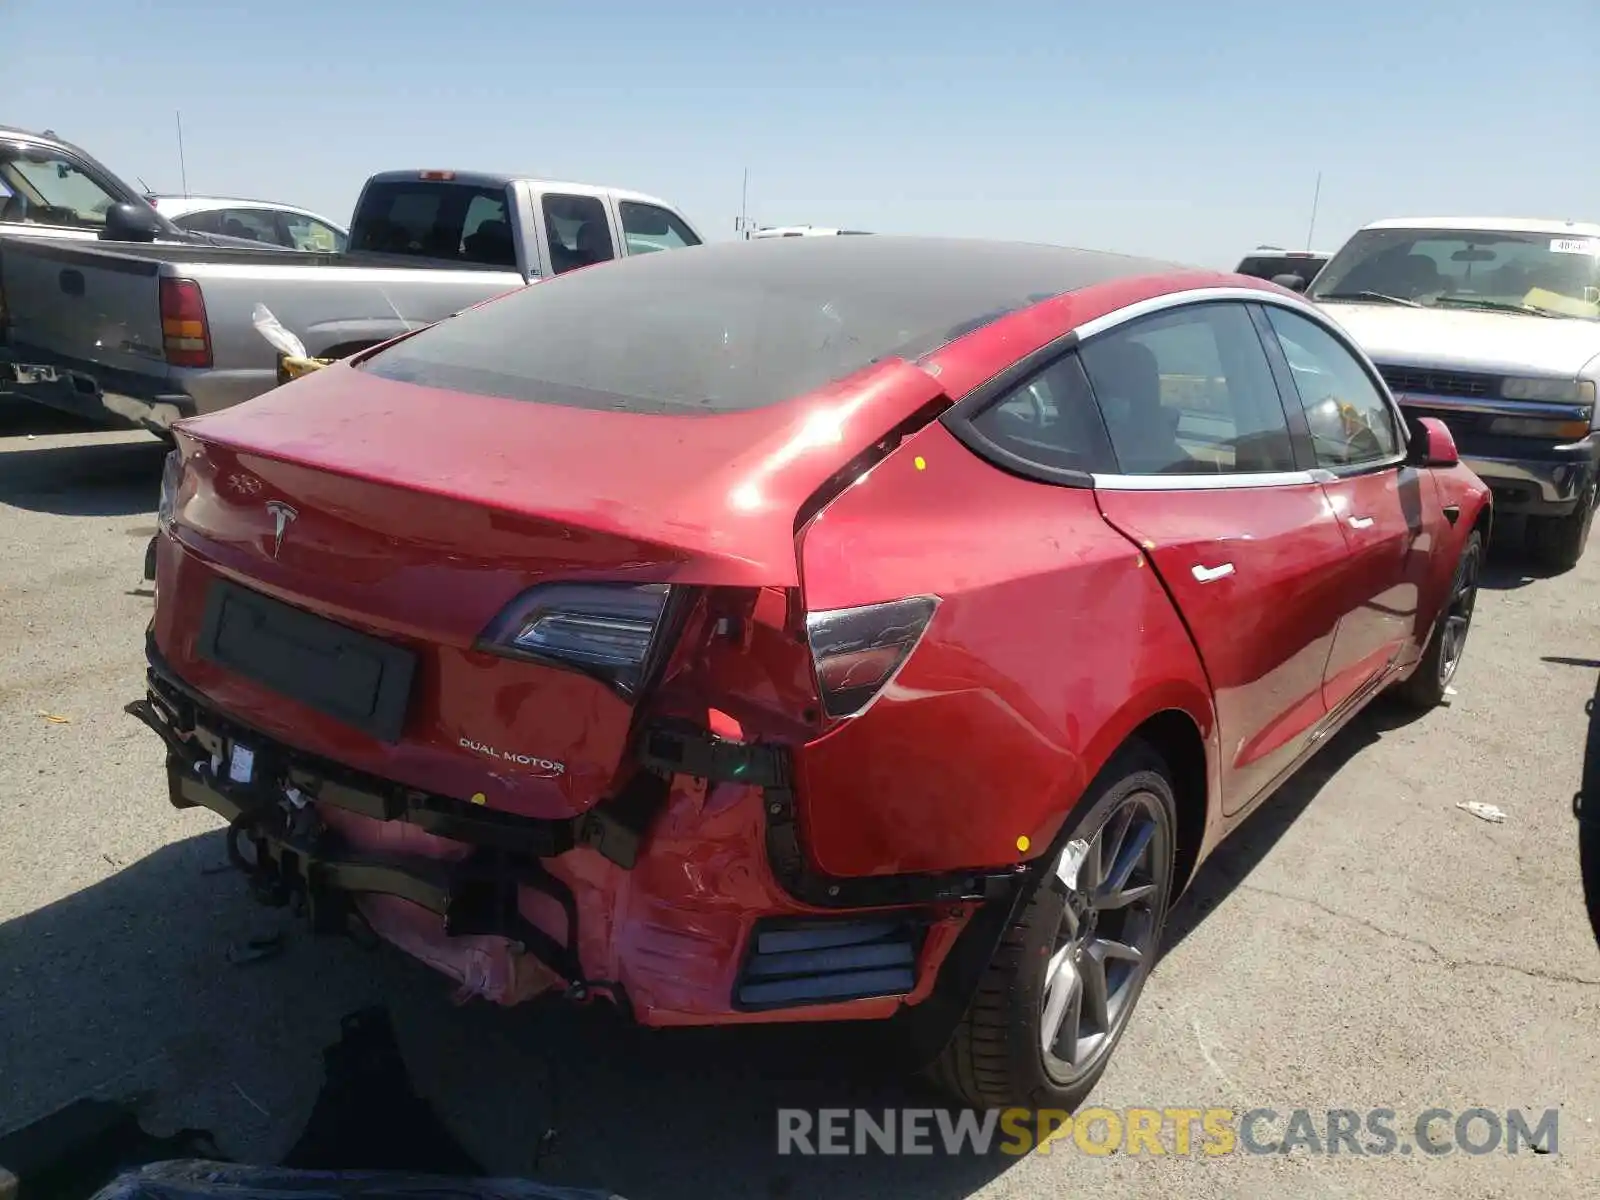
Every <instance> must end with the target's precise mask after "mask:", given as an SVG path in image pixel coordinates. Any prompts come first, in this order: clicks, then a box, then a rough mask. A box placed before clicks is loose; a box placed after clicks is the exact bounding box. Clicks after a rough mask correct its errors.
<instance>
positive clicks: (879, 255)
mask: <svg viewBox="0 0 1600 1200" xmlns="http://www.w3.org/2000/svg"><path fill="white" fill-rule="evenodd" d="M177 440H178V445H179V448H178V450H177V451H175V452H174V454H173V455H172V457H171V458H170V459H169V462H168V469H167V472H166V477H165V480H164V484H163V500H162V507H161V521H160V524H161V530H162V532H161V535H160V542H159V547H158V563H157V572H156V592H157V599H156V605H155V615H154V619H153V622H152V625H151V629H150V635H149V645H148V653H149V663H150V669H149V677H148V694H147V696H146V697H145V698H144V699H142V700H140V701H137V702H136V703H134V704H133V705H130V706H129V707H130V711H133V712H135V713H136V715H139V716H140V717H141V718H142V719H144V720H145V721H146V723H148V724H150V725H151V726H152V727H153V728H154V729H155V730H156V731H157V732H159V733H160V734H161V736H162V737H163V738H164V740H165V742H166V744H167V747H168V750H169V758H168V767H167V772H168V779H169V785H170V792H171V797H172V800H173V803H175V804H177V805H180V806H191V805H204V806H206V807H208V808H210V809H213V810H215V811H216V812H217V813H219V814H221V815H222V816H223V817H224V818H226V819H227V821H228V846H229V850H230V855H231V857H232V858H233V860H234V861H235V863H236V864H237V865H238V866H239V867H240V868H241V869H243V870H244V871H246V872H247V873H248V874H249V876H250V879H251V881H252V883H253V885H254V887H255V889H256V891H257V893H258V894H259V895H260V896H261V897H262V898H264V899H266V900H268V901H269V902H274V903H292V904H294V905H296V906H299V907H303V908H304V909H305V911H307V912H308V913H309V915H310V918H311V920H312V922H313V924H314V926H315V927H316V928H318V929H322V930H344V929H347V928H348V927H349V926H350V924H351V923H352V922H357V923H360V924H364V925H365V926H367V927H369V928H370V929H371V930H375V931H376V932H377V933H379V934H380V935H381V936H382V937H384V938H386V939H388V940H390V941H391V942H393V943H395V944H397V945H399V946H400V947H402V948H404V949H405V950H407V951H408V952H410V953H412V954H414V955H416V956H417V957H419V958H421V959H423V960H424V961H426V962H428V963H431V964H433V965H434V966H436V967H437V968H439V969H440V970H441V971H443V972H445V973H446V974H448V975H450V976H452V977H454V979H456V980H457V981H458V983H459V985H460V988H461V990H462V992H463V993H465V994H467V995H478V996H483V997H487V998H489V999H491V1000H494V1001H498V1002H501V1003H508V1004H509V1003H515V1002H517V1001H519V1000H524V999H527V998H529V997H531V996H534V995H537V994H540V993H543V992H547V991H551V990H555V991H558V992H564V993H565V994H566V995H568V996H569V997H572V998H575V999H587V998H604V999H606V1000H608V1001H610V1002H613V1003H615V1004H616V1005H618V1006H619V1007H620V1008H622V1009H623V1010H624V1011H625V1012H626V1013H627V1014H630V1015H631V1016H632V1018H633V1019H635V1020H637V1021H639V1022H642V1023H644V1024H646V1025H652V1026H668V1025H691V1024H716V1023H737V1022H772V1021H838V1020H847V1019H849V1020H877V1021H882V1022H885V1027H886V1029H895V1030H898V1031H899V1032H901V1033H903V1034H905V1035H906V1036H909V1037H910V1038H911V1039H912V1041H913V1044H914V1045H917V1046H920V1047H921V1048H922V1050H923V1052H924V1061H925V1062H927V1063H928V1064H930V1069H932V1070H933V1071H934V1072H935V1074H936V1075H937V1076H938V1077H939V1078H941V1079H942V1080H943V1081H944V1082H945V1083H946V1084H947V1085H948V1086H949V1087H950V1088H952V1089H953V1090H954V1091H955V1092H957V1093H958V1094H960V1095H961V1096H963V1097H965V1098H966V1099H967V1100H968V1101H970V1102H973V1103H976V1104H981V1105H1000V1104H1025V1105H1035V1106H1038V1105H1050V1106H1059V1107H1070V1106H1072V1105H1073V1104H1075V1103H1077V1102H1078V1101H1079V1100H1081V1099H1082V1098H1083V1096H1085V1095H1086V1094H1087V1093H1088V1091H1089V1089H1090V1088H1091V1087H1092V1086H1093V1084H1094V1081H1095V1080H1096V1078H1097V1077H1098V1076H1099V1074H1100V1072H1101V1071H1102V1070H1103V1069H1104V1067H1105V1064H1106V1061H1107V1058H1108V1056H1109V1055H1110V1053H1111V1051H1112V1049H1113V1047H1114V1046H1115V1044H1116V1042H1117V1040H1118V1038H1119V1036H1120V1035H1121V1033H1122V1031H1123V1029H1124V1027H1125V1025H1126V1023H1127V1021H1128V1017H1129V1014H1130V1013H1131V1011H1132V1009H1133V1007H1134V1004H1135V1002H1136V1000H1137V998H1138V995H1139V992H1140V989H1141V987H1142V985H1143V983H1144V981H1145V979H1146V977H1147V976H1148V974H1149V972H1150V970H1151V968H1152V966H1153V964H1154V962H1155V959H1156V955H1157V950H1158V946H1159V941H1160V936H1161V930H1162V924H1163V920H1164V918H1165V916H1166V914H1167V911H1168V908H1169V906H1170V904H1171V903H1172V900H1173V898H1174V897H1175V896H1176V895H1177V894H1178V893H1179V892H1180V891H1181V889H1182V888H1183V887H1184V886H1185V884H1186V883H1187V882H1188V881H1189V879H1190V878H1191V876H1192V875H1193V873H1194V871H1195V868H1196V866H1197V864H1199V863H1200V862H1201V861H1202V860H1203V859H1204V858H1205V856H1206V854H1207V853H1208V852H1209V851H1210V849H1211V848H1212V847H1213V846H1215V845H1216V844H1217V842H1218V840H1219V839H1220V838H1222V837H1223V836H1224V835H1225V834H1226V833H1227V832H1228V830H1229V829H1230V828H1232V827H1233V826H1234V825H1236V824H1237V823H1238V822H1239V821H1240V820H1241V819H1242V818H1243V817H1244V816H1245V815H1246V814H1247V813H1248V812H1249V811H1250V810H1251V809H1252V807H1253V806H1255V805H1256V804H1258V803H1259V802H1261V801H1262V800H1263V799H1264V798H1265V797H1266V796H1268V795H1269V794H1270V793H1271V792H1272V790H1273V789H1274V788H1275V787H1276V786H1278V784H1280V783H1281V782H1282V781H1283V780H1284V779H1285V778H1286V777H1287V776H1288V775H1289V774H1290V773H1291V772H1293V771H1294V770H1295V768H1296V767H1297V766H1299V765H1300V764H1301V763H1303V762H1304V761H1305V760H1306V759H1307V758H1308V757H1309V756H1310V755H1311V754H1312V753H1314V752H1315V751H1316V749H1317V748H1318V747H1319V746H1322V745H1324V744H1326V742H1327V740H1328V738H1329V736H1330V735H1331V734H1332V733H1333V732H1335V731H1336V730H1337V729H1338V728H1339V727H1340V726H1341V725H1343V724H1344V723H1345V722H1347V721H1349V720H1350V718H1351V717H1352V716H1353V715H1354V714H1355V713H1357V712H1358V711H1360V710H1361V708H1362V707H1363V706H1364V705H1366V704H1367V703H1368V702H1369V701H1371V700H1372V699H1373V698H1374V697H1376V696H1378V695H1379V693H1381V692H1385V691H1392V692H1397V693H1399V694H1400V695H1402V696H1403V697H1404V698H1406V699H1407V700H1409V701H1411V702H1413V703H1417V704H1423V705H1426V704H1430V703H1435V702H1437V701H1438V700H1439V699H1440V697H1441V695H1442V694H1443V692H1444V689H1445V687H1446V686H1447V684H1448V683H1449V681H1450V679H1451V677H1452V675H1453V673H1454V672H1455V670H1456V666H1457V664H1458V663H1459V662H1460V659H1461V654H1462V647H1463V644H1464V639H1465V637H1466V634H1467V630H1468V627H1469V624H1470V621H1471V618H1472V609H1473V599H1474V596H1475V594H1476V585H1477V579H1478V571H1479V564H1480V562H1481V561H1482V556H1483V547H1484V542H1485V540H1486V537H1487V533H1488V526H1489V520H1490V505H1489V496H1488V492H1487V491H1486V489H1485V487H1484V486H1483V484H1482V483H1481V482H1480V481H1479V480H1478V479H1477V478H1476V477H1475V476H1474V475H1473V474H1472V473H1471V472H1469V471H1468V470H1467V469H1465V468H1464V467H1462V466H1460V465H1459V464H1458V463H1457V460H1456V455H1455V452H1454V447H1453V445H1452V443H1451V440H1450V435H1449V433H1448V432H1447V431H1446V430H1445V428H1444V427H1443V426H1442V425H1439V424H1437V423H1435V422H1431V421H1427V420H1422V421H1418V422H1416V423H1415V424H1413V425H1411V426H1410V427H1408V426H1407V425H1406V423H1405V422H1404V420H1403V419H1402V417H1401V414H1400V412H1399V411H1398V410H1397V409H1396V407H1395V405H1394V402H1393V400H1392V398H1391V397H1390V395H1389V393H1388V391H1387V390H1386V389H1385V387H1384V384H1383V381H1382V379H1381V378H1380V377H1379V375H1378V374H1377V372H1376V371H1375V370H1374V369H1373V367H1372V364H1371V363H1370V362H1369V361H1368V360H1367V358H1366V357H1365V356H1364V355H1363V354H1362V352H1361V351H1360V350H1359V349H1357V347H1356V346H1355V345H1354V343H1352V342H1351V341H1350V340H1349V339H1348V338H1347V337H1346V336H1345V335H1344V334H1343V333H1342V332H1341V331H1340V330H1339V328H1338V327H1337V326H1336V325H1334V324H1333V323H1331V322H1330V321H1329V319H1328V318H1327V317H1325V316H1324V315H1322V314H1321V313H1320V312H1319V311H1318V310H1317V309H1315V308H1314V307H1312V306H1311V305H1309V304H1307V303H1306V302H1305V301H1303V300H1301V299H1300V298H1299V297H1297V296H1296V295H1294V294H1293V293H1291V292H1288V291H1286V290H1283V289H1281V288H1277V287H1275V286H1273V285H1271V284H1269V283H1264V282H1261V281H1258V280H1252V279H1247V278H1244V277H1241V276H1232V275H1220V274H1211V273H1204V272H1196V271H1193V270H1188V269H1184V268H1179V267H1175V266H1171V265H1169V264H1164V263H1157V262H1152V261H1147V260H1142V259H1136V258H1128V257H1123V256H1119V255H1110V254H1098V253H1089V252H1084V251H1078V250H1067V249H1059V248H1053V247H1047V246H1026V245H1013V244H1005V243H992V242H981V241H939V240H921V239H904V238H893V237H883V236H879V237H873V238H796V239H773V240H768V241H762V242H753V243H733V244H725V245H714V246H706V247H700V248H697V249H695V250H693V251H683V252H680V253H676V254H660V255H648V256H641V257H637V258H633V259H627V260H624V261H621V262H618V263H614V264H608V265H605V266H602V267H597V268H593V269H590V270H585V271H580V272H573V273H571V274H569V275H565V276H562V277H561V278H559V279H554V280H550V281H548V282H544V283H540V284H537V285H535V286H533V287H529V288H526V289H524V290H522V291H520V292H517V293H515V294H512V295H509V296H507V297H505V298H503V299H500V300H496V301H494V302H491V303H489V304H487V305H484V306H481V307H479V308H476V309H473V310H471V311H468V312H466V313H464V314H461V315H459V316H457V317H454V318H452V319H449V320H446V321H443V322H441V323H439V324H437V325H434V326H432V327H430V328H427V329H424V330H421V331H419V332H416V333H414V334H411V335H408V336H406V337H404V338H402V339H400V340H397V341H394V342H390V343H389V344H387V345H386V346H384V347H381V348H379V349H377V350H375V351H372V352H369V353H366V354H364V355H361V356H358V357H357V358H354V359H351V360H348V361H346V362H344V363H341V364H338V365H336V366H332V367H329V368H327V369H325V370H323V371H320V372H318V373H316V374H314V375H311V376H309V377H307V378H304V379H302V380H299V381H297V382H295V383H292V384H289V385H288V386H285V387H282V388H279V389H278V390H276V391H274V392H271V393H269V394H268V395H266V396H263V397H261V398H258V399H256V400H254V401H252V402H251V403H249V404H245V405H241V406H239V407H236V408H233V409H229V410H227V411H224V412H220V413H217V414H215V415H210V416H206V417H202V418H198V419H194V420H190V421H188V422H185V423H183V424H182V425H180V426H179V427H178V434H177Z"/></svg>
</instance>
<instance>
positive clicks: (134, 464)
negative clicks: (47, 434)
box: [0, 434, 167, 517]
mask: <svg viewBox="0 0 1600 1200" xmlns="http://www.w3.org/2000/svg"><path fill="white" fill-rule="evenodd" d="M166 449H167V448H166V446H165V445H163V444H162V443H161V442H160V441H158V440H157V439H156V438H154V437H150V436H149V435H147V434H133V435H130V436H129V437H127V438H124V439H119V440H117V441H93V442H83V443H78V444H68V445H61V444H59V443H55V444H51V445H47V446H39V447H30V446H28V445H27V443H26V442H23V443H22V444H21V445H20V446H19V445H18V444H17V443H16V441H15V440H14V439H7V440H6V441H0V464H3V465H0V504H9V505H11V506H13V507H15V508H25V509H28V510H30V511H32V512H43V513H54V514H57V515H59V516H69V517H124V516H130V515H133V514H135V513H147V512H153V511H155V507H156V499H157V496H158V493H159V490H160V485H161V461H162V458H163V457H164V456H165V454H166Z"/></svg>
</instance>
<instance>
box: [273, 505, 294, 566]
mask: <svg viewBox="0 0 1600 1200" xmlns="http://www.w3.org/2000/svg"><path fill="white" fill-rule="evenodd" d="M267 511H268V512H269V513H271V514H272V557H273V558H277V557H278V551H279V550H282V549H283V535H284V534H285V533H287V532H288V531H289V525H290V523H291V522H292V521H293V520H294V519H295V518H296V517H298V516H299V515H300V514H299V513H297V512H295V510H294V509H293V507H291V506H290V505H287V504H285V503H284V502H283V501H282V500H268V501H267Z"/></svg>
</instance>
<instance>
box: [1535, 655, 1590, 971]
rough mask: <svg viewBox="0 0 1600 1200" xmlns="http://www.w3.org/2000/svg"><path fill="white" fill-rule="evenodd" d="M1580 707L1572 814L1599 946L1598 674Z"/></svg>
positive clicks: (1585, 663) (1567, 661)
mask: <svg viewBox="0 0 1600 1200" xmlns="http://www.w3.org/2000/svg"><path fill="white" fill-rule="evenodd" d="M1544 661H1545V662H1548V663H1559V664H1562V665H1564V666H1571V667H1589V668H1600V662H1597V661H1595V660H1593V659H1584V658H1561V657H1553V656H1549V655H1546V656H1545V657H1544ZM1583 710H1584V712H1585V714H1587V716H1588V718H1589V727H1588V730H1587V733H1586V736H1585V740H1584V745H1583V774H1582V775H1581V776H1579V779H1578V791H1577V794H1576V795H1574V796H1573V797H1572V815H1573V817H1574V818H1575V819H1576V821H1577V825H1578V868H1579V871H1580V872H1581V874H1582V876H1583V899H1584V906H1585V907H1586V908H1587V909H1588V911H1589V925H1590V928H1592V929H1593V930H1594V940H1595V944H1596V945H1597V946H1600V678H1597V679H1596V681H1595V692H1594V695H1593V696H1591V697H1590V698H1589V699H1588V700H1587V701H1585V702H1584V706H1583Z"/></svg>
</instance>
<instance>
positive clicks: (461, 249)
mask: <svg viewBox="0 0 1600 1200" xmlns="http://www.w3.org/2000/svg"><path fill="white" fill-rule="evenodd" d="M508 212H509V208H508V206H507V203H506V191H505V189H504V188H488V187H473V186H471V185H468V184H460V183H442V182H437V181H431V180H418V181H416V182H415V183H411V182H394V183H376V184H373V185H372V186H370V187H369V188H367V191H366V193H365V195H364V196H363V197H362V201H361V209H360V211H359V212H357V213H356V217H355V221H354V228H353V229H352V230H351V244H352V246H353V248H354V249H356V250H364V251H369V252H372V253H377V254H397V255H404V256H407V257H412V258H428V259H435V260H440V261H444V262H472V263H485V264H490V265H494V266H504V267H515V266H516V261H517V260H516V244H515V242H514V241H513V240H512V236H511V225H510V221H509V219H508V217H507V213H508Z"/></svg>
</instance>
